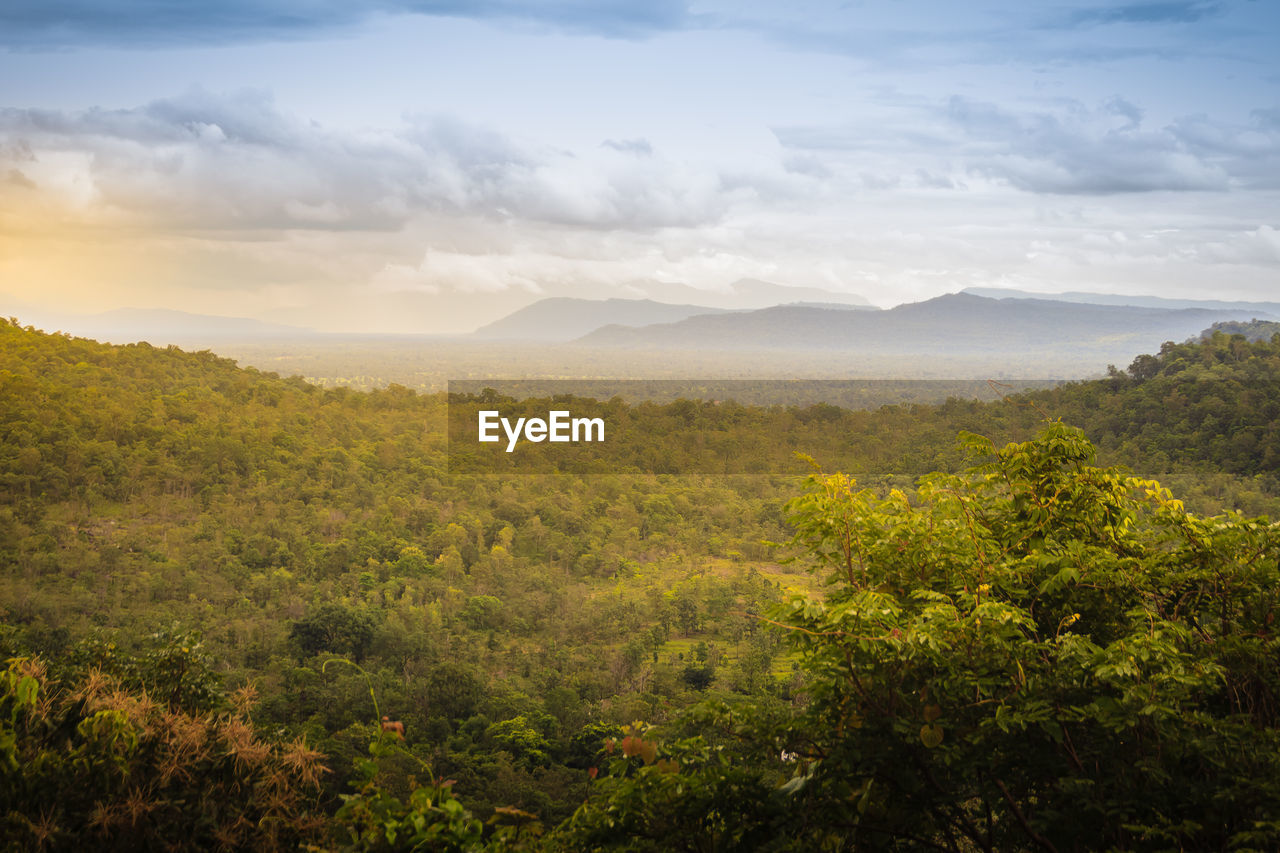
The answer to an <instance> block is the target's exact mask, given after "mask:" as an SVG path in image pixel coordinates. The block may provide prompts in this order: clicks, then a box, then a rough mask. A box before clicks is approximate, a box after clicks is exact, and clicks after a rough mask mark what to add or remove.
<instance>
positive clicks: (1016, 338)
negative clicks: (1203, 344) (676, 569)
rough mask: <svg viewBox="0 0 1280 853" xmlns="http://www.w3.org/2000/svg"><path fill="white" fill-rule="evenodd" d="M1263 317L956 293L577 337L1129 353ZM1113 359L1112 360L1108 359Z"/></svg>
mask: <svg viewBox="0 0 1280 853" xmlns="http://www.w3.org/2000/svg"><path fill="white" fill-rule="evenodd" d="M1255 317H1259V318H1261V319H1267V318H1268V315H1266V314H1264V313H1263V312H1260V311H1257V310H1255V309H1254V308H1253V307H1250V308H1244V309H1241V308H1236V309H1210V308H1178V309H1170V308H1148V307H1140V306H1120V305H1097V304H1090V303H1082V302H1066V301H1056V300H1048V299H1012V298H1006V299H992V298H989V297H984V296H976V295H973V294H971V293H955V294H948V295H946V296H940V297H937V298H935V299H930V300H927V301H924V302H916V303H910V304H906V305H899V306H897V307H896V308H892V309H889V310H886V311H874V312H871V311H847V310H839V309H834V310H833V309H830V308H818V307H809V306H803V305H783V306H776V307H773V308H765V309H761V310H758V311H746V312H735V313H731V314H699V315H696V316H692V317H688V318H686V319H683V320H680V321H678V322H674V323H663V324H657V325H649V326H642V327H639V328H633V327H626V326H619V325H614V326H606V327H604V328H600V329H597V330H596V331H594V332H592V333H590V334H588V335H585V336H583V337H581V338H579V339H578V340H577V341H576V343H579V344H582V345H587V346H593V347H630V348H637V349H721V350H724V349H727V350H761V349H765V350H767V349H779V350H813V349H823V350H843V351H850V352H875V353H902V354H904V355H905V354H936V355H939V356H946V355H956V354H960V353H967V354H974V353H1008V354H1010V355H1014V354H1016V353H1017V352H1020V351H1037V352H1039V351H1046V350H1076V349H1081V348H1090V349H1093V350H1096V351H1098V352H1105V353H1112V352H1114V353H1115V354H1116V357H1117V358H1121V359H1125V358H1130V357H1132V355H1133V354H1136V353H1139V352H1151V351H1155V350H1158V349H1159V347H1160V345H1161V344H1162V343H1164V342H1165V341H1168V340H1179V341H1180V340H1184V339H1186V338H1189V337H1191V336H1194V335H1197V334H1199V333H1200V332H1201V331H1203V330H1204V329H1205V328H1207V327H1209V326H1210V325H1212V324H1213V323H1215V322H1222V321H1229V320H1249V319H1253V318H1255ZM1108 357H1110V356H1108Z"/></svg>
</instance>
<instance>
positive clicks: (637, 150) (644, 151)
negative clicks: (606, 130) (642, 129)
mask: <svg viewBox="0 0 1280 853" xmlns="http://www.w3.org/2000/svg"><path fill="white" fill-rule="evenodd" d="M600 147H602V148H612V149H613V150H614V151H621V152H622V153H623V154H634V155H635V156H637V157H650V156H652V155H653V146H652V145H650V144H649V140H647V139H606V140H605V141H604V142H601V143H600Z"/></svg>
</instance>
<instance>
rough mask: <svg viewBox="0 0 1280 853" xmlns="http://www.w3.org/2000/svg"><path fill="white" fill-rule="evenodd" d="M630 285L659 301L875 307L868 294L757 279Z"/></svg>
mask: <svg viewBox="0 0 1280 853" xmlns="http://www.w3.org/2000/svg"><path fill="white" fill-rule="evenodd" d="M628 287H629V288H630V289H632V290H635V291H637V292H639V293H643V295H644V296H646V297H648V298H649V299H655V300H658V301H659V302H672V303H686V302H689V303H693V304H695V305H710V306H713V307H715V308H728V309H730V310H742V309H750V308H766V307H769V306H771V305H785V304H789V303H794V302H824V303H835V304H839V305H857V306H861V307H864V308H874V307H875V306H874V305H872V304H871V303H870V302H868V301H867V300H866V298H865V297H862V296H859V295H858V294H856V293H841V292H838V291H835V290H827V289H825V288H821V287H792V286H789V285H785V284H775V283H774V282H772V281H761V280H760V279H757V278H740V279H738V280H737V281H735V282H733V283H732V284H730V285H729V287H728V289H726V290H700V289H698V288H696V287H690V286H689V285H687V284H680V283H677V282H665V281H653V280H646V281H638V282H631V283H630V284H629V285H628Z"/></svg>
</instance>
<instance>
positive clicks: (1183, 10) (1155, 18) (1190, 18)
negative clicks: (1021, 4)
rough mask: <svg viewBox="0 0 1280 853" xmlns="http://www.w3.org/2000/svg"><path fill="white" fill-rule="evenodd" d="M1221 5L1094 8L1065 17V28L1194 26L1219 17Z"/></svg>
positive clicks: (1181, 2)
mask: <svg viewBox="0 0 1280 853" xmlns="http://www.w3.org/2000/svg"><path fill="white" fill-rule="evenodd" d="M1222 11H1223V10H1222V6H1221V4H1220V3H1205V2H1198V0H1191V2H1188V0H1171V2H1154V3H1127V4H1124V5H1119V6H1096V7H1093V8H1090V9H1079V10H1077V11H1075V12H1072V13H1071V14H1069V15H1068V16H1067V17H1066V21H1065V23H1066V24H1067V25H1068V26H1097V25H1103V24H1194V23H1196V22H1197V21H1202V20H1204V19H1205V18H1210V17H1215V16H1217V15H1220V14H1222Z"/></svg>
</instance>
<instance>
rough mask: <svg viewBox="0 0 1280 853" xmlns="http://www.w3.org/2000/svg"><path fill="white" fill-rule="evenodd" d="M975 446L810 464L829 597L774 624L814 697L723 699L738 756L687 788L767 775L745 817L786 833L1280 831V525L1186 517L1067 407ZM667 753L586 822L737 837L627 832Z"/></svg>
mask: <svg viewBox="0 0 1280 853" xmlns="http://www.w3.org/2000/svg"><path fill="white" fill-rule="evenodd" d="M962 440H963V443H964V444H965V446H966V447H967V448H968V450H969V451H970V453H971V454H973V455H974V456H975V457H977V460H976V462H977V464H975V465H973V466H972V467H970V468H969V469H968V470H967V471H965V472H964V473H963V474H961V475H940V474H938V475H930V476H928V477H926V478H923V480H922V481H921V483H920V484H919V486H918V488H917V489H916V490H915V493H914V495H908V494H906V493H904V492H900V491H896V490H895V491H892V492H889V493H888V494H887V495H884V496H880V495H877V494H875V493H873V492H872V491H870V490H857V489H856V488H855V484H854V483H853V482H852V481H851V480H849V479H848V478H846V477H843V476H841V475H833V476H826V475H821V474H816V475H814V476H812V477H811V478H810V480H809V491H808V493H807V494H805V495H803V496H802V497H799V498H797V499H795V500H794V501H792V502H791V503H790V505H789V508H790V513H791V520H792V523H793V524H794V526H795V531H796V533H795V538H794V542H795V543H796V544H797V545H799V546H800V547H801V548H802V549H803V550H804V552H805V553H806V554H807V555H808V557H809V558H810V560H811V561H812V563H813V565H814V568H815V570H817V571H820V572H823V573H824V574H825V575H826V576H827V579H828V581H829V583H830V592H829V594H828V595H827V597H826V600H824V601H817V600H812V599H805V598H799V597H797V598H794V599H793V600H792V601H791V602H790V603H788V604H786V605H784V606H782V607H780V608H778V609H777V610H775V611H774V612H773V616H772V620H771V621H772V622H773V623H774V624H775V625H777V626H778V627H779V629H780V630H782V631H783V632H784V633H785V639H786V640H787V641H788V642H789V643H790V644H791V646H792V647H793V648H794V649H796V650H797V651H798V652H799V653H800V654H801V656H802V658H801V660H802V667H803V670H804V671H805V673H806V674H807V677H808V683H807V686H806V691H807V696H808V701H807V704H805V705H804V706H803V708H801V709H800V710H798V711H796V712H793V713H791V714H789V715H782V716H779V715H778V714H776V713H774V712H766V711H764V710H763V709H762V708H759V707H757V708H755V709H752V708H750V707H747V708H745V709H744V708H743V707H741V706H740V707H737V708H734V709H732V710H731V709H729V708H727V707H724V706H720V707H710V708H708V709H706V710H704V711H703V712H702V717H701V722H700V725H701V729H702V731H703V733H704V734H705V735H706V736H707V737H713V736H716V735H717V734H718V735H719V736H720V737H721V738H722V739H724V742H725V748H729V747H732V748H733V749H735V750H741V752H740V757H739V758H738V760H737V761H735V762H733V763H732V764H731V765H729V766H727V767H725V766H720V765H722V764H723V762H724V761H725V759H724V757H723V756H724V755H725V754H726V753H725V752H723V751H721V752H715V753H713V755H714V760H712V759H708V760H707V761H701V762H699V761H697V760H693V761H689V760H688V759H686V761H684V762H682V768H681V769H680V771H679V773H680V774H681V775H682V776H684V777H685V778H684V780H683V783H682V787H683V788H685V789H692V790H693V793H692V794H691V796H694V797H707V796H709V795H711V794H713V793H714V792H715V791H716V790H717V789H718V788H719V787H723V786H724V785H725V784H726V782H727V780H730V779H733V780H735V784H734V786H733V787H734V790H737V791H739V796H745V795H744V794H742V793H741V792H742V791H749V792H752V793H751V795H752V796H760V791H762V790H763V791H767V792H768V796H767V797H766V798H765V800H764V802H767V804H769V805H768V807H762V809H761V811H760V817H759V818H758V819H754V818H751V816H750V815H748V816H747V819H748V820H756V825H755V826H754V827H739V828H738V829H737V830H735V831H736V832H738V833H741V834H742V837H751V838H755V839H757V841H756V842H753V844H755V846H758V847H762V848H767V849H834V848H836V847H840V848H841V849H848V848H850V847H851V848H854V849H919V848H933V849H943V850H955V851H958V850H971V849H977V850H1061V851H1066V850H1096V849H1168V848H1181V849H1239V848H1254V849H1274V848H1276V847H1277V845H1280V822H1277V821H1276V817H1275V816H1276V815H1277V814H1280V733H1278V730H1277V721H1278V719H1280V645H1278V643H1277V640H1276V638H1275V635H1274V633H1273V632H1274V626H1273V622H1274V619H1275V614H1276V610H1277V606H1278V605H1280V568H1278V566H1277V558H1278V557H1280V526H1277V525H1276V524H1273V523H1270V522H1268V521H1266V520H1265V519H1257V520H1248V519H1244V518H1242V517H1240V516H1238V515H1226V516H1220V517H1215V518H1200V517H1196V516H1193V515H1190V514H1188V513H1187V512H1186V511H1185V510H1184V509H1183V507H1182V505H1181V504H1180V503H1179V502H1178V501H1176V500H1174V499H1173V498H1172V497H1171V496H1170V494H1169V493H1168V492H1167V491H1166V490H1165V489H1163V488H1162V487H1161V486H1160V485H1159V484H1158V483H1156V482H1154V481H1150V480H1142V479H1138V478H1135V477H1131V476H1128V475H1126V474H1124V473H1122V472H1121V471H1119V470H1116V469H1104V468H1098V467H1095V466H1094V465H1093V459H1094V451H1093V447H1092V446H1091V445H1090V444H1089V442H1088V441H1086V440H1085V439H1084V437H1083V435H1082V434H1081V433H1080V432H1079V431H1078V430H1074V429H1071V428H1068V427H1066V426H1063V425H1062V424H1059V423H1053V424H1050V425H1049V426H1047V427H1045V428H1044V429H1043V431H1042V432H1041V433H1040V434H1039V436H1038V437H1037V438H1036V439H1035V440H1034V441H1030V442H1026V443H1022V444H1010V445H1008V446H1006V447H1004V448H1001V449H999V450H997V449H996V448H995V447H994V446H993V445H992V444H991V443H990V442H989V441H987V440H985V439H981V438H978V437H976V436H971V435H964V436H962ZM681 750H683V751H684V753H685V754H686V756H688V755H689V754H690V750H689V748H688V746H687V744H685V745H683V746H682V745H681V744H680V743H676V744H674V745H673V746H672V747H671V748H670V753H671V755H672V756H675V755H676V754H677V753H678V752H680V751H681ZM659 754H661V753H659ZM717 767H719V769H717ZM655 768H656V763H655V764H654V765H652V766H646V767H643V768H638V769H633V771H632V772H631V773H630V775H627V776H625V777H623V778H622V779H617V778H614V779H612V780H609V781H606V782H604V783H602V784H604V785H605V786H606V788H607V791H608V793H607V796H606V797H605V798H604V799H603V800H602V801H601V802H598V803H592V804H589V805H588V806H584V807H583V809H582V810H580V812H579V813H578V815H577V816H576V817H575V819H574V823H573V824H572V829H573V830H574V831H575V832H576V833H578V834H577V835H576V836H574V837H575V838H577V839H578V840H582V839H588V838H589V839H590V840H591V844H593V845H596V846H600V847H607V846H624V847H628V849H663V845H664V844H666V845H669V846H671V847H672V849H677V848H678V849H717V847H716V844H715V843H714V839H711V838H708V837H707V836H706V835H705V832H704V834H702V835H701V836H700V835H699V833H700V832H703V830H704V829H705V826H704V825H703V824H696V823H692V822H690V823H685V824H679V823H672V824H670V825H669V837H666V838H660V839H651V843H649V846H646V844H645V843H639V842H638V840H637V837H636V834H635V833H634V832H631V831H629V830H626V829H621V828H622V827H627V826H633V824H630V823H629V822H628V820H627V819H626V814H625V813H626V812H627V810H628V809H649V810H658V811H661V810H662V809H664V808H668V807H669V806H670V803H669V802H668V798H667V795H666V794H664V791H666V790H667V789H668V788H671V789H672V790H674V783H672V784H671V785H664V784H660V783H659V780H658V779H657V774H659V772H660V771H658V770H657V769H655ZM668 770H669V768H668ZM744 772H746V773H747V776H748V778H746V779H744V778H742V775H743V774H744ZM645 792H649V793H645ZM712 800H713V803H712V804H711V805H709V806H706V808H709V809H712V810H714V809H716V808H723V809H726V810H732V811H733V812H737V811H738V807H737V806H736V805H735V804H734V803H728V802H725V803H719V802H714V800H715V798H714V797H712ZM620 808H621V809H622V812H623V813H621V814H620V813H619V812H618V809H620ZM611 810H612V811H611ZM663 813H664V814H670V812H669V811H668V812H663ZM725 813H730V812H728V811H726V812H725ZM780 815H781V816H782V817H780ZM761 822H767V823H765V824H762V823H761ZM611 825H612V826H613V827H617V828H619V829H618V830H617V831H613V830H611V829H610V828H609V827H610V826H611ZM700 827H703V829H700ZM754 830H760V832H761V834H758V835H753V834H752V832H753V831H754ZM766 830H767V831H766Z"/></svg>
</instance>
